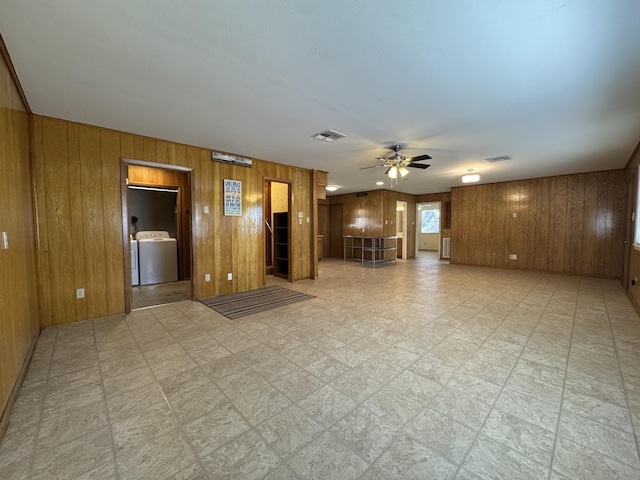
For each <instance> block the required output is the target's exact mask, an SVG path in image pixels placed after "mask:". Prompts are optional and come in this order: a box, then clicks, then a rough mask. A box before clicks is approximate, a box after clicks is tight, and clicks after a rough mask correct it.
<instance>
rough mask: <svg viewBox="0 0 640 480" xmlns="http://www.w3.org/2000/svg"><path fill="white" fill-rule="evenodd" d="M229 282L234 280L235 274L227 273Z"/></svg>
mask: <svg viewBox="0 0 640 480" xmlns="http://www.w3.org/2000/svg"><path fill="white" fill-rule="evenodd" d="M227 280H233V273H231V272H229V273H227Z"/></svg>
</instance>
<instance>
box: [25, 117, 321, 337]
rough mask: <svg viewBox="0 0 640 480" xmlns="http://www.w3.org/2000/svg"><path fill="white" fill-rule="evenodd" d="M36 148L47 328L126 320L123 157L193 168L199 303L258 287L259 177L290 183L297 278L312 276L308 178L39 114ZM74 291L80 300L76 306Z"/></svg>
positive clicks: (261, 275)
mask: <svg viewBox="0 0 640 480" xmlns="http://www.w3.org/2000/svg"><path fill="white" fill-rule="evenodd" d="M33 143H34V154H35V167H36V168H35V185H36V196H37V206H38V223H39V227H40V230H39V231H40V233H39V238H38V240H39V244H40V249H39V251H38V262H39V266H40V271H41V283H42V306H43V308H42V312H43V323H44V325H45V326H47V325H55V324H60V323H67V322H73V321H77V320H83V319H85V318H97V317H102V316H105V315H112V314H116V313H121V312H123V311H124V267H123V265H124V258H123V252H124V242H123V235H122V206H121V191H120V161H121V160H120V159H121V158H127V159H135V160H143V161H148V162H154V163H159V164H167V165H180V166H183V167H188V168H192V169H193V172H192V182H193V184H194V185H193V186H194V192H195V197H194V202H193V203H194V206H195V211H194V212H192V215H193V216H194V219H195V221H194V224H195V229H194V231H193V232H192V240H193V242H194V246H195V248H194V250H195V262H194V271H193V272H192V275H194V276H195V277H194V279H195V295H196V298H207V297H212V296H215V295H221V294H226V293H232V292H237V291H244V290H252V289H256V288H259V287H262V286H263V285H264V279H265V261H264V241H263V234H264V228H265V227H264V218H263V215H262V194H263V193H262V189H263V179H264V178H265V177H269V178H274V179H282V180H285V181H289V182H291V185H292V191H291V195H292V211H293V212H295V215H296V218H297V215H298V213H299V212H301V213H302V215H303V219H304V221H303V222H302V223H298V222H293V225H292V232H291V238H292V245H293V248H292V269H293V279H294V280H297V279H302V278H309V277H312V276H313V274H314V272H313V262H312V256H311V250H312V243H311V239H312V235H313V225H314V222H315V217H314V216H313V211H312V205H315V199H312V186H313V171H312V170H307V169H303V168H296V167H291V166H287V165H281V164H277V163H273V162H267V161H261V160H254V163H253V167H251V168H246V167H238V166H233V165H227V164H223V163H219V162H212V161H211V151H210V150H207V149H204V148H198V147H191V146H187V145H182V144H177V143H173V142H168V141H163V140H157V139H154V138H148V137H142V136H138V135H132V134H128V133H123V132H118V131H114V130H108V129H104V128H98V127H93V126H88V125H83V124H78V123H74V122H68V121H64V120H58V119H52V118H48V117H42V116H37V115H36V116H34V120H33ZM224 179H232V180H240V181H241V182H242V211H243V214H242V217H227V216H224V214H223V180H224ZM205 206H207V207H209V213H204V207H205ZM307 217H310V220H311V221H310V222H309V223H307V221H306V218H307ZM207 273H208V274H210V275H211V281H210V282H205V281H204V276H205V274H207ZM228 273H232V274H233V280H227V274H228ZM77 288H85V298H83V299H76V298H75V297H76V295H75V292H76V289H77Z"/></svg>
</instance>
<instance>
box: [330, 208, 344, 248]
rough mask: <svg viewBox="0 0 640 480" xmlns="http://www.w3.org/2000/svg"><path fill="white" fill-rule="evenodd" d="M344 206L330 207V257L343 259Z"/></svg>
mask: <svg viewBox="0 0 640 480" xmlns="http://www.w3.org/2000/svg"><path fill="white" fill-rule="evenodd" d="M343 254H344V252H343V248H342V205H341V204H335V205H329V256H330V257H336V258H342V257H343Z"/></svg>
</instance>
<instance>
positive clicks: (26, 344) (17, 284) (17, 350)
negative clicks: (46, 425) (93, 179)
mask: <svg viewBox="0 0 640 480" xmlns="http://www.w3.org/2000/svg"><path fill="white" fill-rule="evenodd" d="M30 168H31V167H30V145H29V116H28V114H27V112H26V111H25V108H24V106H23V105H22V102H21V100H20V96H19V94H18V91H17V89H16V86H15V84H14V83H13V80H12V79H11V75H10V73H9V70H8V68H7V64H6V63H5V62H4V60H3V59H2V57H0V205H2V208H0V232H7V236H8V240H9V248H8V249H0V312H1V313H0V420H1V421H0V439H1V438H2V427H3V426H6V419H7V418H8V417H6V416H5V414H6V413H8V410H5V409H6V408H7V405H8V402H9V398H10V395H11V392H12V390H13V388H14V386H15V385H16V381H17V380H18V377H19V375H20V371H21V369H22V367H23V364H24V363H25V360H26V357H27V354H28V352H29V348H30V346H31V344H32V342H33V340H34V339H35V337H36V335H37V333H38V331H39V320H38V316H39V310H38V294H37V271H36V264H35V236H34V235H35V234H34V217H33V202H32V196H31V193H32V188H31V187H32V177H31V170H30Z"/></svg>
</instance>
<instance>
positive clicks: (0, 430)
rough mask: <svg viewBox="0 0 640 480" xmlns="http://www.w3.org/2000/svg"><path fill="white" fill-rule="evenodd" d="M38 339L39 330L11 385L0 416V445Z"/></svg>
mask: <svg viewBox="0 0 640 480" xmlns="http://www.w3.org/2000/svg"><path fill="white" fill-rule="evenodd" d="M39 337H40V330H38V331H37V332H36V334H35V335H34V336H33V338H32V339H31V345H29V351H28V352H27V355H26V356H25V358H24V362H23V363H22V368H21V369H20V373H19V374H18V378H17V379H16V383H15V384H14V385H13V390H11V395H9V401H8V402H7V405H6V407H5V409H4V411H3V412H2V416H0V443H2V439H3V438H4V435H5V433H7V428H8V427H9V418H10V417H11V411H12V410H13V404H14V403H16V399H17V398H18V393H20V388H21V387H22V382H24V377H26V376H27V370H28V369H29V364H30V363H31V358H32V357H33V351H34V350H35V348H36V344H37V343H38V338H39Z"/></svg>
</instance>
